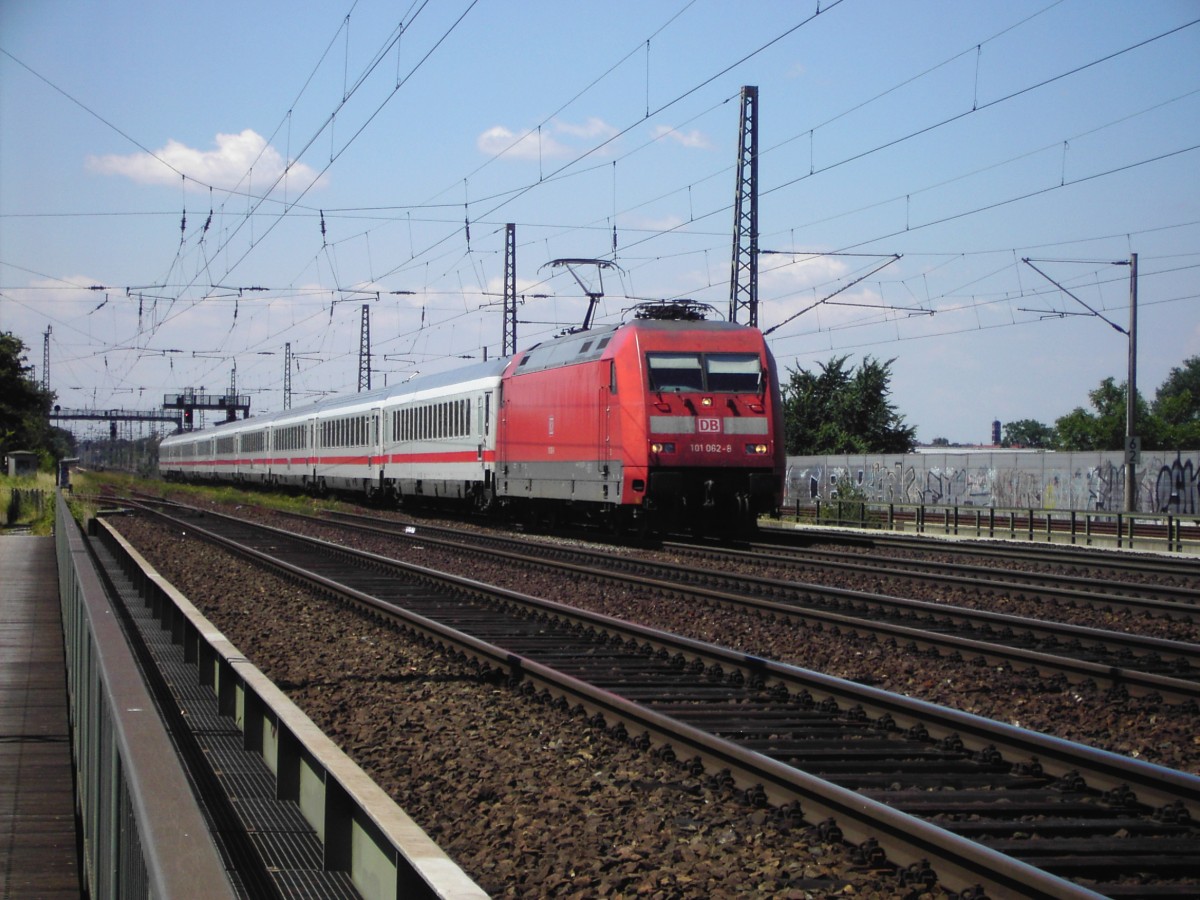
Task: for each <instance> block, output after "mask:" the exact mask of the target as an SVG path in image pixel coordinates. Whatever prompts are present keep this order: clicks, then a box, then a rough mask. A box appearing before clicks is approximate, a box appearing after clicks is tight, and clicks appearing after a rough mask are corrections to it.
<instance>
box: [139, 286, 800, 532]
mask: <svg viewBox="0 0 1200 900" xmlns="http://www.w3.org/2000/svg"><path fill="white" fill-rule="evenodd" d="M710 313H711V310H710V309H707V308H705V307H704V306H703V305H701V304H696V303H689V302H663V303H644V304H639V305H638V306H636V307H634V308H633V309H632V310H630V315H629V316H628V317H627V318H625V319H623V321H621V322H620V323H619V324H615V325H604V326H599V327H593V328H588V329H586V330H575V331H569V332H566V333H564V334H562V335H559V336H557V337H555V338H552V339H549V340H546V341H543V342H541V343H538V344H535V345H534V346H532V347H530V348H528V349H526V350H524V351H521V352H518V353H516V354H514V355H512V356H509V357H501V358H497V359H493V360H491V361H484V362H482V363H475V364H473V365H469V366H466V367H463V368H459V369H456V370H454V371H448V372H444V373H440V374H432V375H427V376H414V377H412V378H410V379H409V380H408V381H406V382H404V383H403V384H397V385H393V386H390V387H386V388H382V389H377V390H372V391H365V392H360V393H357V394H354V395H352V396H344V397H337V398H333V399H328V400H323V401H320V402H317V403H314V404H312V405H309V406H307V407H303V408H294V409H289V410H285V411H283V412H278V413H273V414H268V415H264V416H255V417H250V418H245V419H241V420H235V421H231V422H226V423H223V424H220V425H217V426H215V427H210V428H205V429H202V430H198V431H189V432H182V433H178V434H175V435H172V436H170V437H167V438H165V439H164V440H163V441H162V444H161V446H160V448H159V470H160V472H161V474H162V475H163V477H165V478H167V479H170V480H179V481H191V482H222V483H235V484H241V485H245V486H251V485H253V486H258V487H264V488H270V489H292V490H302V491H307V492H310V493H313V494H316V495H324V494H327V493H336V494H340V495H352V496H354V497H357V498H360V499H362V500H365V501H368V502H372V503H381V504H387V505H400V506H433V505H451V506H457V507H460V508H466V509H470V510H473V511H476V512H478V513H486V514H494V515H504V516H508V517H512V518H516V519H518V520H520V521H523V522H525V523H528V524H529V525H532V526H537V527H540V528H543V529H544V528H549V527H553V526H554V525H555V524H556V523H558V522H560V521H561V522H566V521H568V520H570V521H572V522H586V523H590V524H594V525H598V526H601V527H604V528H607V529H611V530H612V531H614V532H624V531H634V532H640V533H643V534H644V533H648V532H666V531H676V530H686V531H689V532H693V533H696V532H703V533H711V534H716V533H731V532H737V533H740V532H746V531H752V530H753V529H754V528H755V527H756V523H757V521H758V519H759V517H761V516H763V515H769V514H772V513H774V512H775V511H777V510H778V507H779V505H780V503H781V501H782V493H783V479H784V466H785V448H784V434H783V427H784V423H783V414H782V404H781V402H780V387H779V373H778V371H777V368H776V364H775V360H774V357H773V356H772V354H771V352H770V350H769V349H768V347H767V344H766V341H765V339H764V338H763V335H762V332H761V331H760V330H759V329H757V328H754V327H751V326H748V325H741V324H738V323H735V322H726V321H722V320H719V319H718V320H713V319H711V318H710Z"/></svg>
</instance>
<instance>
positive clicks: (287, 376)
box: [283, 341, 292, 409]
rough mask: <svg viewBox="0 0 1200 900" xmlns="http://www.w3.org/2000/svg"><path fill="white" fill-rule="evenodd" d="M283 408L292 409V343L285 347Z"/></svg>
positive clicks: (289, 342)
mask: <svg viewBox="0 0 1200 900" xmlns="http://www.w3.org/2000/svg"><path fill="white" fill-rule="evenodd" d="M283 408H284V409H291V408H292V342H291V341H288V342H287V343H286V344H284V345H283Z"/></svg>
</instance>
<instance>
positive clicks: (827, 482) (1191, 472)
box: [785, 450, 1200, 515]
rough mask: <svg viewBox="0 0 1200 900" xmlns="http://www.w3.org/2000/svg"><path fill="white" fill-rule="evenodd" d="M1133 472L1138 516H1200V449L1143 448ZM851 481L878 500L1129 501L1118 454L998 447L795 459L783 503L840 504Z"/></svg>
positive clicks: (1110, 505) (1104, 504) (1079, 505)
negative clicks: (840, 493) (843, 489)
mask: <svg viewBox="0 0 1200 900" xmlns="http://www.w3.org/2000/svg"><path fill="white" fill-rule="evenodd" d="M1136 474H1137V480H1138V488H1137V510H1138V512H1144V513H1149V512H1169V513H1174V514H1177V515H1197V514H1198V512H1200V498H1198V493H1200V486H1198V483H1197V482H1198V478H1200V451H1196V450H1182V451H1177V450H1171V451H1165V450H1156V451H1143V452H1142V461H1141V463H1140V464H1139V465H1138V467H1137V473H1136ZM847 481H848V482H850V483H851V484H854V485H857V486H858V487H859V488H860V489H861V490H862V491H863V492H864V493H865V494H866V496H867V499H868V500H869V501H871V502H875V503H912V504H916V503H925V504H946V505H958V506H983V507H996V508H1010V507H1015V508H1018V509H1064V510H1065V509H1077V510H1095V511H1106V512H1119V511H1121V510H1122V509H1123V507H1124V502H1125V501H1124V498H1125V464H1124V453H1122V452H1121V451H1108V452H1102V453H1097V452H1091V453H1052V452H1046V453H1041V452H1028V451H1006V450H996V451H958V452H954V451H950V452H946V453H909V454H904V455H879V456H791V457H788V469H787V495H786V499H785V503H786V505H788V506H794V505H795V504H796V503H797V502H799V503H800V504H801V505H805V504H811V503H813V502H815V501H817V500H820V501H822V502H826V501H829V500H832V499H837V496H838V487H839V485H843V484H845V483H846V482H847Z"/></svg>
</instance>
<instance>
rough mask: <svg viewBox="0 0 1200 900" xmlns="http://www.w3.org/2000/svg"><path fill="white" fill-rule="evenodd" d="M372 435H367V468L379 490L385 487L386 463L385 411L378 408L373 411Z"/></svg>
mask: <svg viewBox="0 0 1200 900" xmlns="http://www.w3.org/2000/svg"><path fill="white" fill-rule="evenodd" d="M370 418H371V424H370V426H369V427H370V429H371V432H370V434H368V435H367V441H368V444H367V466H368V467H369V468H370V470H371V480H372V481H373V482H374V483H375V486H376V487H377V488H382V487H383V478H384V471H383V468H384V461H385V457H384V455H383V410H381V409H379V408H378V407H376V408H375V409H373V410H371V417H370Z"/></svg>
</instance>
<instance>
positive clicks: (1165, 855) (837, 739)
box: [172, 510, 1200, 897]
mask: <svg viewBox="0 0 1200 900" xmlns="http://www.w3.org/2000/svg"><path fill="white" fill-rule="evenodd" d="M172 515H173V516H174V519H173V521H174V527H176V528H179V529H180V530H186V531H187V532H188V535H189V536H190V537H198V536H203V537H204V538H206V539H208V540H212V541H216V542H218V543H221V544H222V545H224V546H227V547H228V548H229V549H231V550H234V551H235V552H239V553H242V554H244V555H247V556H248V557H251V558H254V559H256V560H257V561H258V562H260V563H262V564H270V565H272V566H274V567H275V568H276V569H277V570H280V571H285V572H288V573H289V574H290V577H292V578H296V579H300V578H303V579H305V580H306V581H308V582H309V583H311V584H316V585H319V586H320V588H321V589H322V590H324V591H327V592H336V593H337V594H338V595H339V596H340V597H342V598H354V599H355V600H356V601H357V602H360V603H363V604H366V605H368V606H370V607H371V608H372V609H373V610H375V612H376V614H378V615H387V616H390V617H396V618H397V620H398V621H403V622H404V623H405V627H407V628H412V629H419V630H422V631H423V632H425V633H426V634H429V635H431V636H434V639H435V640H437V641H440V642H443V643H446V644H453V645H454V646H455V647H456V649H457V650H458V651H459V652H464V653H468V654H470V655H472V656H474V657H475V658H477V659H479V660H481V664H482V665H484V666H486V667H491V668H494V669H496V670H499V671H503V672H506V673H507V674H509V675H510V677H513V678H515V679H520V681H521V682H522V684H523V685H524V689H525V690H526V691H528V692H529V693H531V694H532V695H534V696H538V697H541V698H542V699H544V700H546V701H547V702H552V703H563V704H567V705H578V706H579V707H581V708H582V709H584V710H587V711H588V712H589V713H590V715H591V716H592V717H593V719H594V720H595V724H600V719H602V720H603V724H604V725H605V727H606V728H608V729H610V730H612V731H613V732H614V733H616V734H625V735H627V736H632V737H631V739H632V740H635V741H638V742H642V743H643V744H644V745H645V746H647V747H651V746H653V747H655V748H657V750H658V752H660V753H663V754H674V755H675V756H677V757H679V758H680V759H684V760H686V761H687V764H688V765H691V766H697V767H701V766H702V767H704V769H705V771H707V772H709V773H710V775H711V777H713V778H715V779H718V780H721V779H728V780H731V781H734V782H736V783H737V784H739V785H740V786H742V789H743V790H745V792H746V798H747V800H748V802H751V803H755V804H767V803H770V804H773V805H774V806H775V807H776V809H777V810H779V811H780V814H781V815H790V816H801V815H802V816H803V817H804V818H805V819H807V820H809V821H813V820H822V819H824V820H827V822H826V826H825V827H826V829H827V830H828V831H830V832H831V833H836V832H837V831H838V830H840V832H841V833H842V834H844V835H845V837H846V838H848V839H849V840H851V841H852V842H855V843H860V844H862V845H863V846H864V847H866V848H867V852H868V855H871V856H875V857H878V856H880V855H881V854H883V853H885V852H886V854H887V856H888V858H890V860H891V861H892V862H893V863H894V864H896V865H898V866H900V868H901V870H902V871H903V872H905V873H906V874H907V877H908V878H909V879H910V880H911V881H912V882H914V883H921V881H922V880H926V881H927V880H928V879H929V878H930V877H932V876H931V870H932V871H934V872H936V873H937V876H938V877H939V878H940V879H941V881H942V883H943V884H946V885H955V886H956V888H957V889H965V890H968V891H975V890H977V889H976V888H975V887H974V886H975V885H982V887H983V890H984V891H986V892H987V893H988V894H989V895H990V896H1001V895H1006V894H1007V895H1020V896H1047V897H1049V896H1055V897H1066V896H1096V895H1097V894H1096V893H1095V892H1096V891H1099V892H1101V893H1102V894H1106V895H1109V896H1144V895H1145V892H1146V891H1147V890H1153V891H1154V892H1155V893H1156V894H1157V895H1161V896H1171V895H1177V896H1189V895H1193V894H1194V893H1195V891H1196V890H1197V888H1200V873H1197V871H1196V865H1195V862H1194V860H1195V859H1196V858H1198V855H1200V830H1198V829H1197V828H1196V826H1195V825H1194V824H1193V822H1192V817H1193V816H1194V815H1195V814H1196V813H1197V812H1200V779H1198V778H1196V777H1194V776H1190V775H1186V774H1183V773H1179V772H1175V771H1172V770H1169V769H1163V768H1161V767H1157V766H1152V765H1148V764H1145V763H1141V762H1138V761H1136V760H1130V759H1126V758H1124V757H1120V756H1116V755H1114V754H1109V753H1105V752H1103V751H1098V750H1094V749H1091V748H1087V747H1083V746H1080V745H1075V744H1071V743H1069V742H1065V741H1060V740H1057V739H1054V738H1047V737H1046V736H1044V735H1039V734H1036V733H1033V732H1028V731H1024V730H1022V729H1018V728H1014V727H1012V726H1008V725H1003V724H999V723H995V722H990V721H988V720H984V719H979V718H977V717H974V716H970V715H967V714H965V713H961V712H957V711H954V710H947V709H944V708H941V707H935V706H932V705H931V704H927V703H922V702H920V701H915V700H911V699H907V698H904V697H899V696H897V695H893V694H887V693H885V692H882V691H878V690H874V689H872V688H869V687H864V686H862V685H856V684H853V683H850V682H844V681H840V680H838V679H834V678H830V677H828V676H823V675H820V674H818V673H813V672H808V671H805V670H801V669H797V668H795V667H791V666H786V665H782V664H779V663H773V662H770V661H767V660H763V659H758V658H755V657H752V656H748V655H746V654H744V653H734V652H731V651H728V650H723V649H721V648H719V647H714V646H712V645H708V644H703V643H700V642H696V641H692V640H688V639H685V638H679V637H676V636H674V635H670V634H666V633H662V632H657V631H654V630H653V629H648V628H643V627H640V626H635V625H630V624H628V623H623V622H619V621H617V620H612V619H609V618H607V617H603V616H598V615H595V614H591V613H586V612H582V611H579V610H573V609H570V608H567V607H562V606H560V605H558V604H554V603H551V602H548V601H544V600H539V599H537V598H532V597H525V596H522V595H519V594H515V593H512V592H508V591H496V590H494V589H490V588H488V587H486V586H484V585H481V584H479V583H477V582H472V581H470V580H467V579H462V578H454V577H450V576H446V575H443V574H440V573H435V572H431V571H429V570H424V569H421V568H420V567H416V566H412V565H408V564H402V563H398V562H396V561H394V560H388V559H386V558H383V557H380V556H376V555H372V554H365V553H361V552H357V551H353V550H351V549H349V548H346V547H342V546H338V545H336V544H329V543H325V542H320V541H315V540H311V539H301V538H298V537H296V536H294V535H290V534H287V533H285V532H282V531H279V530H275V529H267V528H264V527H261V526H253V525H251V524H249V523H247V522H244V521H241V520H236V519H229V518H226V517H223V516H217V515H213V514H211V513H210V514H196V513H190V512H187V511H180V510H175V511H173V513H172ZM218 532H220V534H218ZM797 804H799V805H797ZM873 840H878V842H879V843H878V847H877V848H876V845H875V844H873V843H872V841H873ZM876 862H878V860H876Z"/></svg>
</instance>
